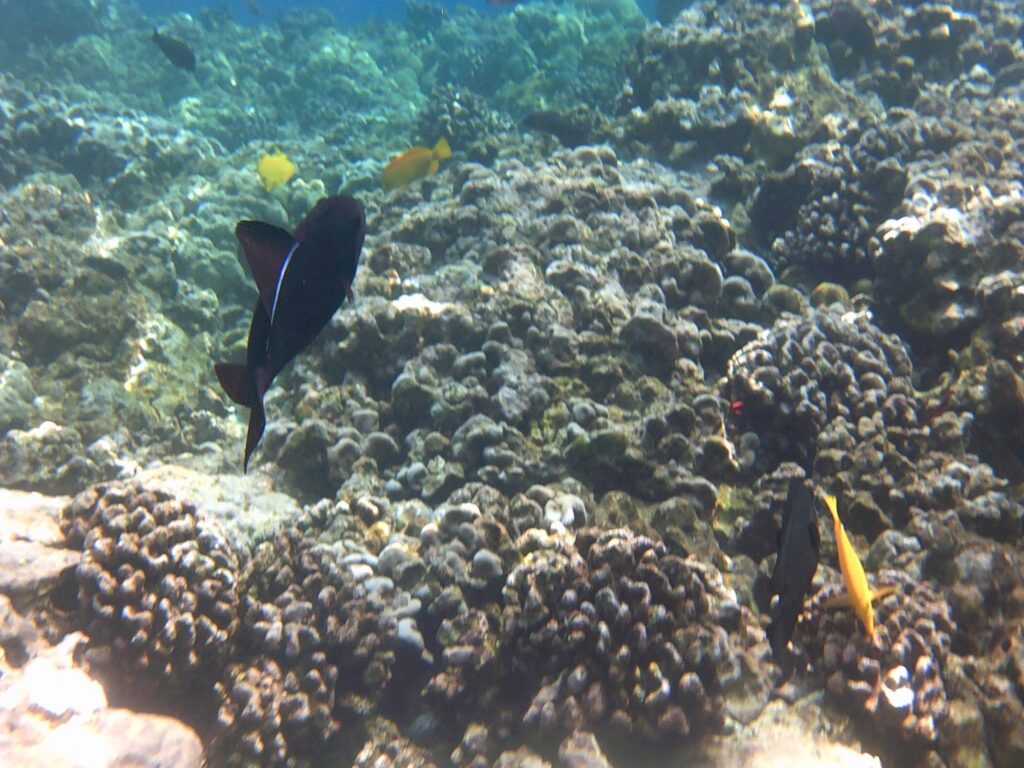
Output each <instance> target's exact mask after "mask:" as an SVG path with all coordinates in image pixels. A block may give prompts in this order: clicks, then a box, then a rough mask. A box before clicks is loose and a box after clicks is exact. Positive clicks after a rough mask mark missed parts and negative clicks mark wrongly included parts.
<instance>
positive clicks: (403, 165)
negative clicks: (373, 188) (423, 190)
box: [380, 136, 452, 191]
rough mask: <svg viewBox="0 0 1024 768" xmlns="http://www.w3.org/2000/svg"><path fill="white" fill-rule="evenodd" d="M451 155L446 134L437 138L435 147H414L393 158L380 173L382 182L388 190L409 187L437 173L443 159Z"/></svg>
mask: <svg viewBox="0 0 1024 768" xmlns="http://www.w3.org/2000/svg"><path fill="white" fill-rule="evenodd" d="M451 156H452V148H451V147H450V146H449V145H448V139H446V138H444V136H442V137H441V138H440V139H438V140H437V144H435V145H434V148H433V149H431V148H430V147H412V148H411V149H407V150H405V152H403V153H402V154H400V155H395V156H394V157H393V158H391V160H390V162H388V164H387V165H386V166H384V170H383V172H382V173H381V175H380V183H381V184H382V185H383V187H384V189H385V190H387V191H390V190H392V189H401V188H402V187H407V186H409V185H410V184H412V183H413V182H414V181H417V180H418V179H422V178H423V177H424V176H430V175H431V174H433V173H437V169H438V168H440V167H441V161H442V160H447V159H448V158H449V157H451Z"/></svg>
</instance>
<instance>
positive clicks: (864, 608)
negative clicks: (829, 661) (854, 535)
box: [825, 496, 875, 639]
mask: <svg viewBox="0 0 1024 768" xmlns="http://www.w3.org/2000/svg"><path fill="white" fill-rule="evenodd" d="M825 504H826V505H827V506H828V511H829V512H831V513H832V524H833V526H834V528H835V532H836V551H837V553H838V554H839V570H840V571H842V573H843V581H844V582H845V583H846V592H847V594H848V595H849V596H850V602H851V603H852V604H853V610H854V612H855V613H856V614H857V617H858V618H859V619H860V620H861V623H863V624H864V629H866V630H867V633H868V637H870V638H872V639H873V638H874V636H875V614H874V611H873V610H872V608H871V598H872V591H871V588H870V587H868V578H867V576H866V575H865V574H864V566H863V565H861V564H860V558H859V557H857V550H855V549H854V548H853V544H851V543H850V538H849V536H847V535H846V529H845V528H843V523H842V521H841V520H840V519H839V512H838V511H837V510H836V497H835V496H826V497H825Z"/></svg>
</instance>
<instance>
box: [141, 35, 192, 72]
mask: <svg viewBox="0 0 1024 768" xmlns="http://www.w3.org/2000/svg"><path fill="white" fill-rule="evenodd" d="M152 40H153V42H154V43H156V44H157V45H158V46H159V47H160V50H161V51H163V54H164V56H166V57H167V60H168V61H169V62H171V64H173V65H174V66H176V67H177V68H178V69H184V70H186V71H188V72H195V71H196V55H195V54H194V53H192V49H191V48H189V47H188V44H187V43H183V42H182V41H181V40H178V39H177V38H175V37H168V36H167V35H161V34H160V33H159V32H158V31H157V30H155V29H154V30H153V37H152Z"/></svg>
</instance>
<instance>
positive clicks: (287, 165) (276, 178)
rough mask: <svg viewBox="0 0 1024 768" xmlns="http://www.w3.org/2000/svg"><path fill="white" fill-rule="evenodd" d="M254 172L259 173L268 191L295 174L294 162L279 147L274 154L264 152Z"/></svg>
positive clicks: (284, 182)
mask: <svg viewBox="0 0 1024 768" xmlns="http://www.w3.org/2000/svg"><path fill="white" fill-rule="evenodd" d="M256 173H258V174H259V177H260V181H261V182H262V183H263V188H264V189H265V190H267V192H270V191H271V190H272V189H275V188H276V187H279V186H281V185H282V184H287V183H288V180H289V179H291V177H292V176H294V175H295V163H293V162H292V161H291V160H289V159H288V155H286V154H284V153H283V152H281V150H279V149H275V150H274V154H272V155H267V154H264V155H263V156H262V157H260V159H259V162H258V163H256Z"/></svg>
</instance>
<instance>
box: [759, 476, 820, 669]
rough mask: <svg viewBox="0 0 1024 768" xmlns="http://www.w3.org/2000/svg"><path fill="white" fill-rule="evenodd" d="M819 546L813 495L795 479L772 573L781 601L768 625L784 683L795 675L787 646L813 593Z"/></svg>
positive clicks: (791, 482)
mask: <svg viewBox="0 0 1024 768" xmlns="http://www.w3.org/2000/svg"><path fill="white" fill-rule="evenodd" d="M820 546H821V535H820V534H819V532H818V513H817V509H816V508H815V499H814V491H813V490H812V489H811V487H810V486H809V485H808V483H806V482H804V481H803V480H799V479H795V478H794V479H792V480H790V482H789V492H788V493H787V495H786V508H785V510H784V511H783V513H782V531H781V532H780V533H779V556H778V559H777V560H776V561H775V570H773V571H772V580H771V591H772V594H773V595H778V596H779V601H778V604H777V605H776V606H775V615H774V616H773V617H772V621H771V623H770V624H769V625H768V641H769V642H770V643H771V646H772V658H773V659H774V660H775V663H776V664H778V665H779V666H780V667H782V675H783V679H786V678H788V677H789V675H790V674H791V673H792V671H793V670H792V659H791V656H790V654H789V653H788V652H787V650H786V646H787V645H788V644H789V641H790V638H792V637H793V630H794V629H796V620H797V617H798V616H799V615H800V611H801V610H803V605H804V597H805V596H806V595H807V593H808V592H809V591H810V589H811V582H812V581H813V579H814V574H815V572H816V571H817V570H818V551H819V549H820Z"/></svg>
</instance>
